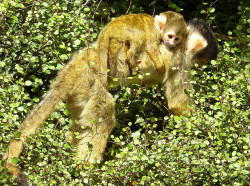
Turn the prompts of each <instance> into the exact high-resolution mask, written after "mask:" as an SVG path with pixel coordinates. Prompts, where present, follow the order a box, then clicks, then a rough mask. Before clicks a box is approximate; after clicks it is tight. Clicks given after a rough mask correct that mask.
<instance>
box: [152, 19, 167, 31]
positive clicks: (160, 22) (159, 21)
mask: <svg viewBox="0 0 250 186" xmlns="http://www.w3.org/2000/svg"><path fill="white" fill-rule="evenodd" d="M166 21H167V17H166V15H165V14H160V15H156V16H155V28H156V29H157V30H158V31H159V32H160V33H162V32H163V27H164V25H165V24H166Z"/></svg>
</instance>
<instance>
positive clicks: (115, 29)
mask: <svg viewBox="0 0 250 186" xmlns="http://www.w3.org/2000/svg"><path fill="white" fill-rule="evenodd" d="M113 37H115V38H119V39H123V40H129V41H132V42H133V41H134V42H138V43H143V42H145V41H146V40H148V38H153V39H154V40H160V33H159V32H158V31H157V30H156V28H155V26H154V18H153V17H152V16H150V15H147V14H130V15H123V16H120V17H118V18H116V19H115V20H113V21H111V22H110V23H109V24H108V25H107V27H106V28H105V29H103V30H102V32H101V33H100V35H99V37H98V44H102V45H103V44H104V43H105V44H106V42H108V40H109V39H110V38H113Z"/></svg>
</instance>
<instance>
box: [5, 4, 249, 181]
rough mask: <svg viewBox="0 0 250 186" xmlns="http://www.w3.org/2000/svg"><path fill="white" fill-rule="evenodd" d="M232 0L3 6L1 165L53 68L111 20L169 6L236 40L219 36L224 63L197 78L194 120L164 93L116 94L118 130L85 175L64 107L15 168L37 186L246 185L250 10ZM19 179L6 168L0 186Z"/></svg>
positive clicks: (136, 88) (135, 90) (130, 90)
mask: <svg viewBox="0 0 250 186" xmlns="http://www.w3.org/2000/svg"><path fill="white" fill-rule="evenodd" d="M230 2H231V3H228V2H227V1H225V0H222V1H205V2H200V1H198V0H192V1H188V2H187V1H171V2H170V1H169V0H163V1H152V0H145V1H141V0H134V1H130V0H125V1H116V0H115V1H112V2H109V1H105V2H101V3H99V2H97V1H82V0H77V1H74V2H73V1H72V2H71V1H47V0H43V1H30V0H26V1H10V0H4V1H2V3H1V4H0V28H1V35H0V84H1V86H0V98H1V99H0V105H1V107H0V159H1V158H2V156H3V153H4V152H5V151H7V146H8V142H9V141H10V140H11V138H12V137H15V138H19V136H20V133H19V132H16V130H17V129H18V127H19V126H20V124H21V122H22V121H23V120H24V118H25V116H26V115H27V113H28V112H29V111H30V109H31V108H33V107H34V105H35V104H37V103H38V102H39V101H40V100H41V98H42V96H43V95H44V94H45V92H46V90H48V86H49V84H50V83H51V81H50V80H52V79H53V77H55V75H56V73H57V71H58V70H60V69H61V68H62V67H63V66H64V64H65V63H66V62H67V61H68V60H69V59H70V58H71V57H72V55H73V54H74V52H75V51H77V50H79V48H81V47H84V46H86V45H88V44H89V43H90V42H94V41H95V40H96V38H97V36H98V33H99V31H100V29H102V28H103V26H104V25H105V24H106V23H107V22H108V21H109V20H111V18H112V17H116V16H119V15H121V14H126V13H138V12H145V13H148V14H153V13H159V12H162V11H165V10H166V9H171V10H175V11H178V12H181V13H183V14H184V16H185V18H187V19H190V18H194V17H199V18H201V19H202V18H203V19H205V20H206V21H207V23H208V24H210V26H211V28H213V30H214V31H215V32H217V33H219V34H224V35H228V36H232V38H233V39H232V40H224V39H223V38H220V37H218V40H219V43H220V54H219V57H218V59H217V60H213V61H212V62H211V63H209V64H207V65H205V66H203V67H202V68H197V69H194V70H193V71H192V74H193V76H194V78H193V80H192V83H193V85H194V88H195V90H196V92H195V94H194V95H191V96H192V97H193V99H194V100H195V104H196V110H197V112H196V114H194V115H193V116H192V117H186V118H184V117H177V116H173V115H171V114H170V113H169V112H168V110H167V106H166V105H167V103H166V101H165V98H164V96H163V92H162V90H161V88H160V87H158V86H153V87H150V88H148V87H144V86H142V85H133V86H131V87H122V90H121V91H120V92H119V93H118V94H116V95H115V99H116V111H117V127H116V129H115V130H114V131H113V133H112V135H111V137H110V139H109V142H108V146H107V149H106V152H105V161H104V162H103V163H102V164H99V165H91V166H84V167H83V170H81V169H79V168H78V167H77V165H76V164H75V162H74V155H75V153H76V149H75V147H74V146H72V145H70V144H69V143H67V142H65V133H66V132H67V131H68V130H69V120H68V119H67V118H68V117H67V115H68V113H67V110H66V109H65V105H64V104H62V105H59V106H58V109H57V111H56V112H54V113H53V115H52V116H51V117H50V118H49V119H48V120H47V121H46V122H45V123H44V125H43V126H42V127H41V129H39V132H38V133H37V134H36V135H33V136H31V137H29V140H28V142H27V143H25V148H24V150H23V152H22V154H21V156H20V158H19V159H17V158H15V159H13V163H15V164H18V165H19V166H20V167H21V169H22V170H23V171H24V173H25V174H26V175H27V177H28V180H29V182H30V184H31V185H247V184H249V182H250V181H249V177H250V176H249V175H250V173H249V170H250V161H249V154H250V149H249V148H250V147H249V144H250V135H249V129H250V126H249V123H250V121H249V118H250V117H249V115H250V108H249V103H250V101H249V99H250V98H249V91H250V85H249V80H250V77H249V74H250V73H249V71H250V65H249V32H250V30H249V23H250V21H249V20H250V11H249V4H250V3H249V1H246V2H245V1H236V0H232V1H230ZM225 7H226V8H225ZM232 12H237V13H235V14H233V15H232ZM83 68H88V67H87V66H84V67H83ZM114 81H116V79H114ZM3 164H4V161H0V165H3ZM14 179H15V176H12V175H9V174H8V173H7V170H6V168H1V169H0V185H12V184H13V183H14Z"/></svg>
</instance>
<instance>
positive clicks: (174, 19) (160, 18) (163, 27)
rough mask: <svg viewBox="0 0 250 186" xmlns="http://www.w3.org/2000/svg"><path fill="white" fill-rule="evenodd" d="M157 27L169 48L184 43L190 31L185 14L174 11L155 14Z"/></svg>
mask: <svg viewBox="0 0 250 186" xmlns="http://www.w3.org/2000/svg"><path fill="white" fill-rule="evenodd" d="M155 27H156V29H157V30H158V31H159V32H160V34H161V37H162V40H163V42H164V43H165V44H166V45H167V46H168V47H169V48H175V47H176V46H178V45H180V44H181V43H184V42H183V41H185V39H186V37H187V33H188V31H187V23H186V22H185V20H184V18H183V16H182V15H181V14H178V13H176V12H172V11H167V12H164V13H161V14H160V15H157V16H155Z"/></svg>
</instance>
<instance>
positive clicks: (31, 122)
mask: <svg viewBox="0 0 250 186" xmlns="http://www.w3.org/2000/svg"><path fill="white" fill-rule="evenodd" d="M187 30H188V36H187V41H185V42H184V45H183V47H179V48H177V49H176V51H173V50H171V49H169V48H168V47H167V46H166V45H165V44H163V43H162V44H159V46H157V50H159V52H160V53H161V55H162V58H163V61H164V67H165V70H164V71H165V73H163V74H160V73H159V72H158V71H157V68H156V66H155V62H154V61H153V60H152V58H151V57H150V54H149V53H148V52H147V50H146V49H144V48H141V49H140V50H139V51H138V54H137V55H136V59H135V60H140V61H141V62H140V64H138V68H139V72H141V74H139V75H143V74H146V73H150V76H142V77H143V78H142V79H141V78H137V76H135V77H134V78H133V80H131V81H129V80H128V81H126V83H127V84H131V83H134V82H135V83H141V82H143V83H145V84H147V85H152V84H161V85H162V87H163V88H164V89H165V96H166V98H167V100H168V106H169V108H170V110H171V112H172V113H174V114H177V115H181V114H183V112H185V111H190V112H192V110H191V109H190V108H189V107H188V106H187V104H192V100H191V99H190V97H189V96H188V95H187V94H186V93H185V89H190V91H192V85H191V75H190V73H188V72H190V70H191V68H192V67H193V66H194V63H198V64H200V65H202V64H204V63H205V62H207V61H209V60H211V59H215V58H216V57H217V54H218V46H217V41H216V38H215V37H214V35H213V33H212V31H211V30H210V28H209V27H208V26H207V25H206V24H205V23H203V22H201V21H191V22H190V24H189V25H188V27H187ZM210 40H211V41H210ZM131 42H133V41H131ZM170 43H171V42H170ZM109 45H110V46H108V48H112V49H114V48H115V51H116V53H114V54H115V55H114V56H112V57H113V58H114V60H113V61H114V62H116V63H117V64H118V65H119V63H120V62H123V61H124V59H125V56H126V55H124V54H126V53H127V52H128V51H129V50H130V49H131V47H132V45H133V44H130V43H129V41H127V40H124V39H120V40H119V39H117V38H110V41H109ZM99 52H100V51H99V49H94V48H85V49H83V50H82V51H81V52H79V53H78V54H77V55H76V56H74V57H73V58H72V60H71V61H70V62H69V64H67V65H66V66H65V68H64V69H62V70H61V72H60V73H59V74H58V76H57V78H56V79H55V81H54V82H53V83H52V85H51V87H50V90H49V91H48V92H47V94H46V95H45V97H44V98H43V100H42V101H41V102H40V103H39V104H38V105H36V106H35V107H34V109H33V110H32V111H31V112H30V114H29V115H27V117H26V119H25V120H24V121H23V123H22V124H21V126H20V129H19V131H20V132H21V135H20V137H19V138H18V139H13V140H12V141H11V142H10V144H9V146H8V151H7V152H6V153H5V154H4V156H3V159H7V160H6V162H5V166H6V167H7V169H8V171H9V172H10V173H11V174H13V175H16V176H17V183H18V185H27V179H26V176H25V174H23V173H22V171H21V170H20V169H19V168H18V166H17V165H15V164H13V162H12V160H13V158H15V157H16V158H18V157H19V156H20V154H21V152H22V149H23V146H24V142H25V140H26V137H28V136H29V135H31V134H35V133H36V132H37V129H38V128H39V127H40V126H41V125H42V124H43V122H44V121H45V120H46V119H47V118H48V117H49V115H50V114H51V113H52V112H53V111H54V110H55V107H56V105H57V104H59V103H60V102H61V101H66V102H67V106H68V110H69V116H70V118H71V119H72V121H77V122H75V123H73V124H72V125H71V127H70V130H71V132H69V134H68V136H69V137H70V138H71V142H72V144H74V145H76V148H77V155H76V157H75V160H81V161H83V163H93V162H96V161H97V160H100V161H101V160H102V156H103V152H104V151H105V147H106V143H107V138H108V136H109V135H110V133H111V131H112V130H113V129H114V127H115V125H116V121H115V103H114V99H113V97H112V95H111V94H110V93H109V91H108V89H107V86H106V84H105V82H104V83H103V78H106V79H107V80H108V81H107V83H110V82H112V79H111V78H108V77H105V76H100V75H99V74H98V73H96V72H95V71H93V70H92V68H83V66H86V65H87V64H89V63H90V62H96V63H95V65H94V68H97V66H101V65H102V67H103V68H105V67H106V66H107V64H103V63H98V62H99ZM112 52H113V51H112ZM107 57H110V56H109V55H108V56H107ZM107 60H109V58H108V59H107ZM126 65H127V67H126ZM174 67H175V68H174ZM176 67H178V68H176ZM119 68H126V69H130V68H131V67H130V66H129V64H123V65H121V66H120V67H119ZM114 69H115V70H114V71H118V68H114ZM130 70H131V71H133V69H130ZM122 72H127V71H123V70H120V71H119V73H114V74H115V75H118V76H123V77H127V74H126V73H125V74H123V75H122ZM107 76H109V75H107ZM176 80H180V81H176ZM122 83H123V82H122ZM100 118H101V120H100ZM76 133H78V134H79V135H77V136H76V135H75V134H76ZM89 143H90V144H92V146H93V148H92V152H88V144H89Z"/></svg>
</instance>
